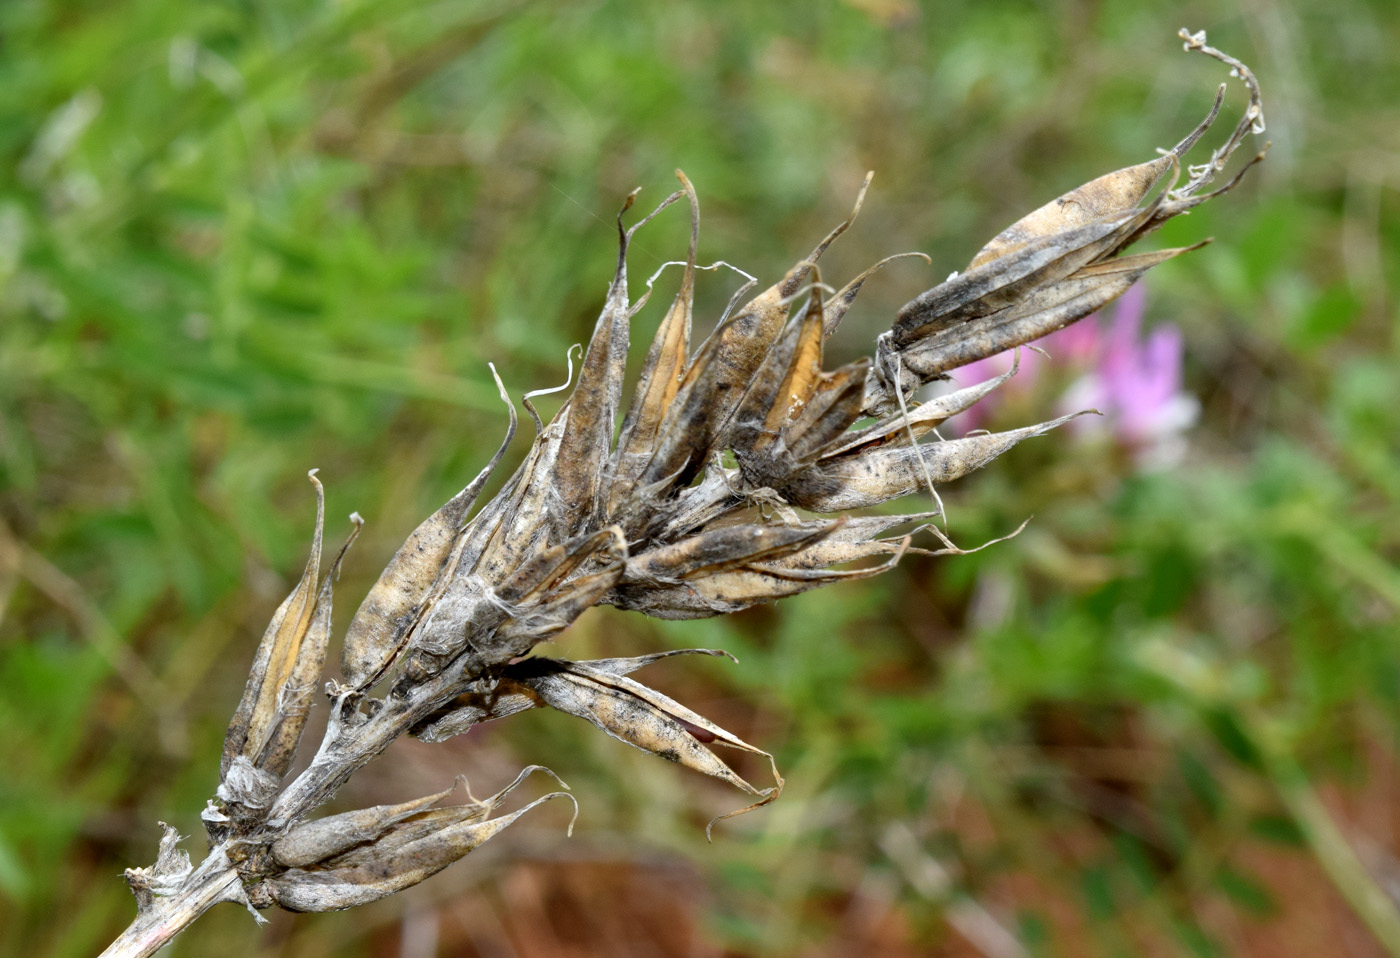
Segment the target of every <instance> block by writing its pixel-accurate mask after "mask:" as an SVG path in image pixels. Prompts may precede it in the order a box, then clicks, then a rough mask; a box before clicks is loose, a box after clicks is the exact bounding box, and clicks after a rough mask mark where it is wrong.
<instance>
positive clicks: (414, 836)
mask: <svg viewBox="0 0 1400 958" xmlns="http://www.w3.org/2000/svg"><path fill="white" fill-rule="evenodd" d="M535 772H544V773H545V774H546V775H548V776H549V777H550V778H552V779H554V780H555V781H556V782H558V783H559V785H560V786H561V787H563V788H564V790H565V791H568V788H569V786H568V785H566V784H564V781H563V780H562V779H561V778H560V777H559V776H558V775H555V774H554V772H552V771H550V770H549V769H548V768H546V767H545V766H543V765H527V766H526V767H525V768H523V769H521V770H520V773H519V774H518V775H516V776H515V779H514V780H513V781H511V783H510V784H509V785H507V786H505V787H504V788H502V789H501V790H500V791H498V792H496V793H495V794H494V795H491V796H489V797H487V798H483V799H477V798H475V797H472V795H471V789H470V788H468V789H467V795H468V797H469V798H471V801H469V802H467V803H466V804H463V805H449V806H446V807H444V808H423V809H420V810H417V811H414V812H412V813H410V814H409V815H406V816H403V817H402V818H401V819H400V820H399V821H396V822H393V823H392V824H391V825H390V826H389V827H388V828H387V829H385V830H384V831H383V832H382V833H381V834H380V835H379V836H378V837H376V838H375V839H374V842H373V844H367V845H360V846H358V847H355V848H351V849H349V850H348V851H345V852H343V853H341V854H339V855H336V856H335V857H334V858H331V859H329V860H326V861H325V866H326V867H329V868H343V867H347V866H359V865H371V864H373V863H374V862H375V861H376V860H378V859H379V858H381V857H383V856H384V855H385V854H387V853H390V852H393V851H396V850H398V849H400V848H403V847H404V846H405V845H410V844H412V843H413V842H416V841H421V840H422V839H424V838H427V837H429V836H431V835H433V834H435V833H437V832H440V831H442V829H444V828H447V827H449V826H454V825H469V824H472V823H475V822H484V821H485V820H486V819H488V818H490V817H491V816H492V815H494V814H496V810H497V809H498V808H500V807H501V805H502V804H503V803H504V802H505V800H506V797H507V796H509V795H510V794H511V793H512V792H514V791H515V790H516V789H517V788H519V787H520V784H521V783H522V782H524V781H525V779H527V778H529V777H530V776H531V775H533V774H534V773H535ZM458 780H459V781H462V782H465V781H466V779H465V778H462V777H459V779H458ZM448 791H449V792H450V791H451V789H449V790H448ZM430 804H431V803H430Z"/></svg>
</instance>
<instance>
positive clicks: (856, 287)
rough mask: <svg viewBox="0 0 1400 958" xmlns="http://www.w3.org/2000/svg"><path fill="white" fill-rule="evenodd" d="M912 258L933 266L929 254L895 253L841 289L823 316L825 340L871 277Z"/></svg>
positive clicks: (834, 329) (832, 298) (844, 316)
mask: <svg viewBox="0 0 1400 958" xmlns="http://www.w3.org/2000/svg"><path fill="white" fill-rule="evenodd" d="M911 257H916V258H918V259H922V260H923V261H924V262H925V263H930V264H931V263H932V262H933V260H931V259H930V258H929V256H928V254H927V253H895V254H894V255H893V256H886V257H885V258H884V259H882V260H880V262H878V263H876V264H875V265H874V266H872V267H870V268H869V269H867V270H866V271H865V272H863V273H861V274H860V275H859V276H857V277H856V278H855V279H853V280H851V281H850V282H849V283H847V284H846V285H845V286H843V287H841V291H840V292H839V293H837V294H836V295H835V296H833V297H831V299H830V300H828V301H827V304H826V309H825V312H824V314H823V316H822V336H823V338H825V339H830V338H831V334H832V333H834V332H836V330H837V327H839V326H840V325H841V320H843V319H845V318H846V313H847V312H849V311H850V309H851V305H852V304H853V303H855V301H856V297H857V296H859V295H860V291H861V289H863V288H864V287H865V283H866V281H867V280H869V279H870V277H872V276H874V275H875V274H876V273H878V272H879V271H880V270H882V269H884V268H885V267H886V266H888V265H889V264H890V263H893V262H894V261H895V260H897V259H909V258H911Z"/></svg>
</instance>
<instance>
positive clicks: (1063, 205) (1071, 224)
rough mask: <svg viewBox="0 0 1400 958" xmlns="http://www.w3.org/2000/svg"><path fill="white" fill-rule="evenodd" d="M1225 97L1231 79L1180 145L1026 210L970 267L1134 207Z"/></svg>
mask: <svg viewBox="0 0 1400 958" xmlns="http://www.w3.org/2000/svg"><path fill="white" fill-rule="evenodd" d="M1224 102H1225V85H1224V84H1223V83H1222V84H1221V85H1220V89H1219V90H1217V91H1216V94H1215V104H1214V105H1213V106H1212V107H1211V109H1210V113H1209V114H1207V115H1206V118H1205V119H1204V120H1202V121H1201V123H1200V125H1198V126H1197V127H1196V128H1195V129H1194V130H1192V131H1191V132H1190V133H1189V134H1187V136H1186V137H1185V138H1184V139H1182V141H1181V142H1180V143H1178V144H1177V145H1176V146H1174V147H1172V148H1171V149H1170V150H1168V151H1167V152H1166V153H1163V154H1162V155H1161V156H1158V157H1156V158H1155V159H1151V160H1148V161H1147V162H1146V163H1138V164H1137V165H1135V166H1129V167H1125V168H1123V169H1121V170H1114V171H1113V172H1112V173H1105V174H1104V175H1103V176H1100V177H1097V178H1096V179H1092V180H1090V181H1089V182H1088V183H1085V184H1084V185H1083V186H1080V187H1077V188H1075V189H1073V190H1070V191H1069V192H1068V193H1065V194H1064V195H1063V196H1060V197H1057V198H1056V199H1053V200H1051V201H1050V202H1049V203H1046V204H1045V205H1044V206H1042V207H1041V208H1040V209H1038V210H1036V211H1035V212H1033V213H1029V214H1027V215H1026V216H1023V217H1022V218H1021V219H1019V220H1017V221H1016V222H1015V223H1013V224H1011V225H1010V226H1008V227H1007V228H1006V229H1004V230H1002V231H1001V232H1000V233H998V234H997V235H996V237H995V238H994V239H993V240H992V241H991V242H989V243H988V244H987V245H986V246H984V247H982V249H981V250H980V251H978V253H977V255H976V256H974V257H973V258H972V263H971V264H970V267H977V266H981V265H982V264H984V263H989V262H991V261H992V260H994V259H997V258H999V257H1001V256H1005V255H1006V254H1007V253H1009V252H1012V251H1013V250H1016V249H1020V248H1021V247H1023V246H1025V245H1027V244H1028V243H1031V242H1034V241H1036V240H1040V239H1045V238H1047V237H1050V236H1054V235H1055V234H1057V233H1061V232H1064V231H1065V230H1068V229H1074V228H1075V227H1077V226H1084V225H1086V224H1088V223H1090V222H1092V221H1094V220H1097V219H1100V218H1102V217H1105V216H1114V215H1117V214H1120V213H1126V212H1128V211H1129V210H1132V209H1134V208H1135V207H1136V206H1137V205H1138V204H1139V203H1141V202H1142V201H1143V200H1144V199H1145V198H1146V197H1147V194H1148V193H1150V192H1152V188H1153V187H1155V186H1156V185H1157V184H1158V183H1160V182H1161V180H1162V177H1163V176H1164V175H1165V174H1166V173H1167V171H1168V170H1170V169H1172V167H1173V166H1174V165H1179V164H1180V162H1181V159H1182V158H1183V157H1184V156H1185V155H1186V154H1187V152H1189V151H1190V149H1191V147H1193V146H1195V145H1196V142H1197V141H1198V140H1200V138H1201V136H1202V135H1203V134H1204V133H1205V132H1206V130H1208V129H1210V126H1211V124H1212V123H1214V122H1215V118H1216V116H1218V115H1219V113H1220V106H1221V104H1222V103H1224Z"/></svg>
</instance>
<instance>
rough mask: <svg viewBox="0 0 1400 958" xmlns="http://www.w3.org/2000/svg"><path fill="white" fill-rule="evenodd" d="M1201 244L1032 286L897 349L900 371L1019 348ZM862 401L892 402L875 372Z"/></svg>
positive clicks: (952, 364) (917, 373)
mask: <svg viewBox="0 0 1400 958" xmlns="http://www.w3.org/2000/svg"><path fill="white" fill-rule="evenodd" d="M1207 242H1209V240H1206V241H1203V242H1201V243H1197V244H1196V245H1195V246H1186V247H1180V248H1177V249H1167V250H1160V251H1158V252H1155V253H1139V254H1137V255H1133V256H1118V257H1114V258H1113V259H1109V260H1104V261H1103V262H1101V263H1094V264H1092V265H1089V266H1086V267H1084V268H1083V269H1080V270H1079V271H1078V272H1076V273H1075V274H1074V275H1072V276H1070V277H1068V278H1066V279H1063V280H1060V281H1059V282H1057V283H1053V284H1051V285H1049V286H1046V287H1044V288H1042V289H1038V290H1035V291H1034V292H1032V293H1030V294H1029V295H1028V296H1026V298H1025V299H1024V300H1023V301H1022V302H1021V303H1020V304H1019V305H1017V306H1015V307H1013V308H1011V309H1007V310H1004V311H1003V312H1001V313H997V314H995V315H993V316H989V317H986V318H985V319H984V320H983V321H979V322H974V323H965V324H962V325H960V326H957V327H954V328H951V329H946V330H944V331H942V332H941V333H938V334H936V335H934V336H931V337H929V338H928V339H927V340H924V341H922V342H920V343H917V344H916V345H914V346H913V347H911V348H909V349H906V350H904V351H902V352H900V353H899V362H900V365H901V367H902V372H903V373H905V374H907V375H908V376H910V377H913V379H914V381H915V382H926V381H929V380H932V379H936V378H938V377H939V376H942V375H943V374H944V373H946V372H948V371H950V370H953V369H957V368H958V367H960V366H966V365H968V364H969V363H973V362H976V361H977V360H979V359H985V358H986V357H988V356H993V355H995V354H997V353H1000V352H1005V351H1006V350H1007V349H1011V348H1014V347H1016V346H1024V345H1025V344H1027V343H1030V342H1033V341H1035V340H1037V339H1039V338H1040V337H1042V336H1045V335H1047V334H1049V333H1052V332H1054V331H1055V330H1057V329H1061V328H1063V327H1065V326H1068V325H1069V324H1071V323H1073V322H1075V321H1077V320H1079V319H1082V318H1083V317H1085V316H1088V315H1089V314H1090V313H1093V312H1096V311H1098V310H1100V309H1102V308H1103V307H1104V306H1107V305H1108V304H1109V303H1111V302H1112V301H1113V300H1115V299H1117V298H1118V297H1119V296H1121V295H1122V294H1123V293H1125V292H1127V291H1128V289H1129V288H1130V287H1131V286H1132V285H1133V284H1134V283H1135V282H1137V281H1138V280H1139V279H1140V278H1142V276H1143V274H1144V273H1146V272H1147V271H1148V270H1149V269H1151V268H1152V267H1154V266H1156V265H1158V264H1160V263H1164V262H1166V261H1167V260H1169V259H1172V258H1174V257H1176V256H1180V255H1181V254H1182V253H1189V252H1191V251H1192V250H1195V249H1199V248H1200V247H1201V246H1204V245H1205V244H1206V243H1207ZM872 378H873V379H874V381H873V382H872ZM865 404H866V407H867V409H870V408H877V407H878V408H884V409H888V408H889V407H891V406H894V405H895V404H894V402H893V401H892V400H891V399H890V398H889V395H888V392H887V391H886V386H885V384H884V382H883V381H882V380H879V378H878V376H877V377H868V378H867V379H866V392H865Z"/></svg>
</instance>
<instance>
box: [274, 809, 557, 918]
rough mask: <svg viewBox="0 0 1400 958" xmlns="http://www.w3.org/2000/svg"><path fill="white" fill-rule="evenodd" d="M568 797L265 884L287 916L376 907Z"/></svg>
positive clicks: (296, 871)
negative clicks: (547, 805)
mask: <svg viewBox="0 0 1400 958" xmlns="http://www.w3.org/2000/svg"><path fill="white" fill-rule="evenodd" d="M555 798H567V799H569V800H570V801H573V796H571V795H569V793H568V792H551V793H550V794H548V795H545V796H543V797H541V798H537V799H536V800H535V801H533V802H531V803H530V804H529V805H526V806H525V807H524V808H522V809H520V810H519V811H515V812H511V813H510V814H509V815H502V816H501V817H499V818H493V819H489V820H487V821H484V822H471V823H463V824H457V825H448V826H446V827H444V828H441V829H440V830H438V831H436V832H434V833H433V834H431V835H428V836H427V837H425V838H420V839H419V840H417V841H415V842H410V843H409V844H407V845H404V846H402V847H400V848H397V849H394V850H393V851H390V852H387V853H384V854H381V855H379V856H378V857H376V858H375V859H374V860H373V861H372V862H369V863H367V864H363V865H349V866H345V867H340V868H328V869H317V870H314V871H312V870H303V869H296V868H294V869H289V870H288V871H286V872H284V873H283V874H281V875H278V876H274V877H272V878H269V879H267V880H266V881H265V882H264V885H265V886H266V889H267V891H268V893H269V895H270V896H271V898H272V900H273V901H275V902H276V903H277V904H279V905H281V906H282V907H283V908H285V909H287V910H288V911H310V912H317V911H339V910H340V909H343V908H353V907H354V906H356V905H364V904H368V903H369V902H372V901H377V900H379V899H380V898H384V897H385V896H388V895H392V894H394V893H395V892H400V891H403V890H404V889H405V888H410V887H412V886H414V885H416V884H418V883H419V882H421V881H423V880H424V879H426V878H431V877H432V876H433V875H436V874H437V873H438V872H440V871H442V870H443V869H444V868H446V867H447V866H448V865H451V864H452V863H453V862H455V861H458V860H459V859H461V858H463V857H464V856H466V855H467V853H469V852H471V851H472V850H473V849H475V848H478V847H480V846H481V845H482V844H483V843H484V842H486V841H487V840H488V839H491V838H493V837H494V836H496V835H497V834H499V833H500V832H501V831H502V830H503V829H505V828H506V827H508V826H510V825H511V824H513V823H514V822H515V821H516V820H517V819H519V818H520V816H522V815H524V814H525V813H526V812H528V811H530V810H531V809H532V808H534V807H535V806H537V805H540V804H542V803H544V802H547V801H550V800H551V799H555Z"/></svg>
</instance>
